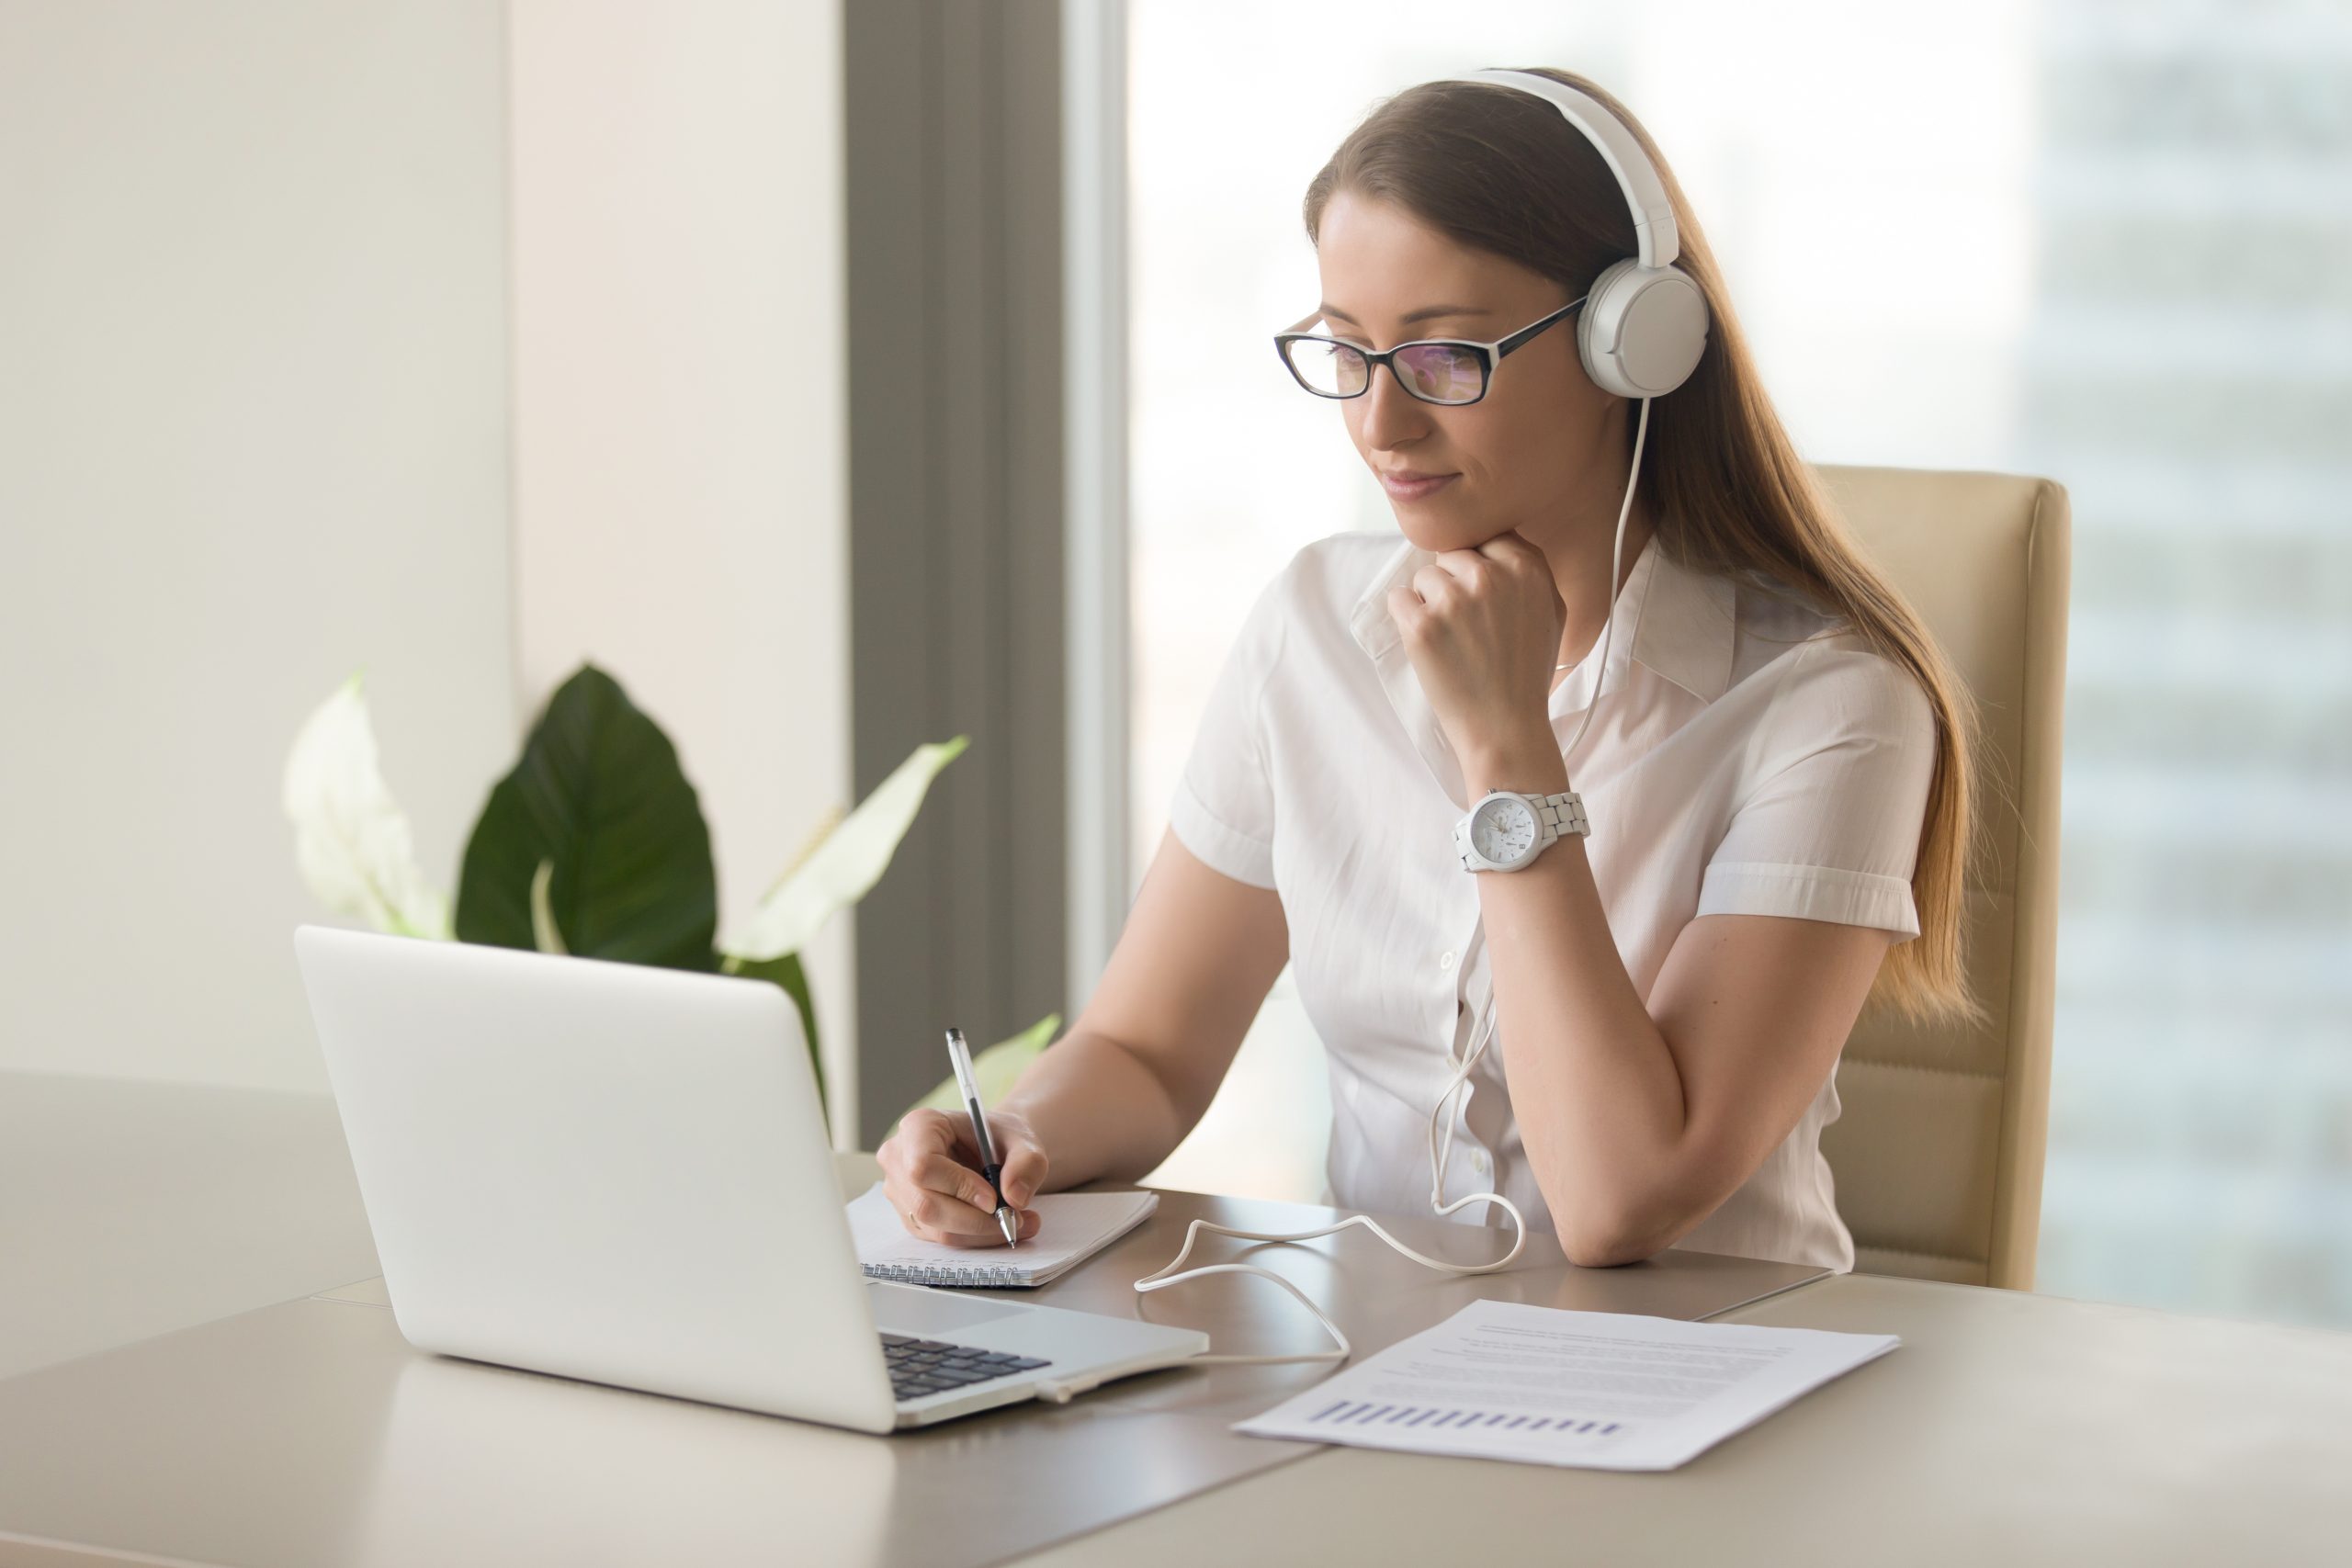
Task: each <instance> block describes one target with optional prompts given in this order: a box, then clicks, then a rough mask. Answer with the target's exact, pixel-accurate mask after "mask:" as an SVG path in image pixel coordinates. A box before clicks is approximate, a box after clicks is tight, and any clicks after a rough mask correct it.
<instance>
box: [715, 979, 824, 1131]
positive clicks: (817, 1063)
mask: <svg viewBox="0 0 2352 1568" xmlns="http://www.w3.org/2000/svg"><path fill="white" fill-rule="evenodd" d="M719 967H720V968H722V969H724V970H725V971H726V972H727V973H728V974H729V975H742V976H749V977H750V978H752V979H754V980H773V981H775V983H776V984H777V985H779V986H782V987H784V989H785V992H786V995H788V996H789V997H791V998H792V1005H793V1006H794V1007H796V1008H798V1009H799V1010H800V1032H801V1034H802V1036H803V1037H804V1038H806V1039H807V1040H808V1042H809V1071H810V1072H812V1073H814V1074H816V1075H817V1103H818V1104H819V1105H822V1104H824V1103H825V1058H824V1055H823V1053H821V1052H820V1051H819V1050H818V1049H817V1009H816V1005H815V1004H814V1003H813V1002H811V1001H810V1000H809V976H808V975H807V974H806V973H805V972H804V971H803V970H802V969H801V967H800V955H799V954H798V953H786V954H785V955H784V956H783V957H781V958H764V959H747V958H731V957H730V958H729V959H728V960H727V962H726V963H724V964H721V965H719Z"/></svg>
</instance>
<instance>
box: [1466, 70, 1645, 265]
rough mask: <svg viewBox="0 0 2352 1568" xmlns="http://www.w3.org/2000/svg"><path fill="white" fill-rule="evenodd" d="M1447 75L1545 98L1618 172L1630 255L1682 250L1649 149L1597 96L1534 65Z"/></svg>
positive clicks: (1640, 256)
mask: <svg viewBox="0 0 2352 1568" xmlns="http://www.w3.org/2000/svg"><path fill="white" fill-rule="evenodd" d="M1445 79H1446V80H1447V81H1449V82H1476V83H1481V84H1484V85H1487V86H1490V87H1510V88H1514V89H1516V90H1517V91H1519V92H1522V93H1532V94H1534V95H1535V96H1537V97H1539V98H1543V99H1545V100H1547V101H1549V102H1550V103H1551V105H1552V107H1555V108H1556V109H1558V110H1559V111H1560V113H1561V115H1562V116H1563V117H1564V118H1566V120H1567V122H1568V123H1569V124H1570V125H1573V126H1575V127H1576V128H1577V130H1580V131H1582V132H1584V135H1585V140H1586V141H1590V142H1591V143H1592V144H1593V146H1595V147H1597V148H1599V149H1600V156H1601V158H1602V160H1603V161H1605V162H1606V163H1607V164H1608V165H1609V172H1610V173H1611V174H1612V175H1616V176H1617V188H1618V189H1620V190H1622V191H1623V192H1624V193H1625V205H1626V206H1627V207H1628V208H1629V209H1632V211H1633V214H1634V258H1635V259H1636V260H1638V261H1639V262H1640V263H1641V264H1642V265H1643V266H1645V267H1661V266H1672V265H1674V260H1675V258H1676V257H1677V256H1679V255H1680V254H1682V244H1681V241H1680V239H1679V236H1678V235H1677V233H1676V231H1675V227H1674V204H1673V203H1672V202H1670V201H1668V200H1667V198H1666V186H1664V185H1663V184H1661V183H1660V182H1659V180H1658V177H1657V167H1656V166H1655V165H1654V164H1651V163H1650V159H1649V154H1648V153H1646V152H1643V151H1642V144H1641V143H1640V142H1639V141H1635V140H1634V133H1633V132H1632V131H1631V130H1627V129H1626V128H1625V122H1624V121H1623V120H1621V119H1619V118H1617V117H1616V116H1615V115H1613V114H1611V113H1610V112H1609V110H1608V108H1607V107H1606V106H1604V105H1603V104H1602V103H1601V102H1600V99H1598V98H1596V97H1594V96H1592V95H1590V94H1589V93H1581V92H1578V91H1577V89H1576V88H1574V87H1570V86H1566V85H1563V84H1561V83H1558V82H1555V81H1553V80H1552V78H1550V77H1549V76H1539V75H1537V74H1536V73H1534V72H1532V71H1504V70H1488V71H1474V72H1472V73H1470V74H1468V75H1466V76H1449V77H1447V78H1445Z"/></svg>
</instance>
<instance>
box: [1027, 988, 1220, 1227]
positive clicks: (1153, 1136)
mask: <svg viewBox="0 0 2352 1568" xmlns="http://www.w3.org/2000/svg"><path fill="white" fill-rule="evenodd" d="M1004 1103H1005V1107H1006V1109H1008V1110H1011V1111H1018V1112H1019V1113H1020V1114H1021V1115H1023V1116H1024V1117H1026V1118H1027V1119H1028V1122H1029V1126H1030V1130H1031V1131H1032V1132H1034V1133H1035V1134H1036V1135H1037V1145H1038V1147H1040V1148H1041V1149H1043V1150H1044V1151H1045V1153H1046V1159H1047V1161H1048V1162H1049V1163H1048V1165H1047V1168H1046V1190H1049V1191H1051V1190H1058V1189H1061V1188H1065V1187H1076V1186H1078V1185H1080V1183H1082V1182H1088V1181H1093V1180H1097V1179H1106V1178H1107V1179H1111V1180H1114V1181H1139V1180H1141V1179H1143V1178H1144V1177H1146V1176H1148V1175H1149V1174H1150V1173H1151V1172H1152V1170H1154V1169H1155V1168H1158V1166H1159V1162H1160V1161H1162V1160H1164V1159H1166V1158H1167V1157H1168V1156H1169V1155H1170V1153H1171V1152H1173V1151H1174V1149H1175V1147H1176V1145H1178V1144H1179V1143H1182V1141H1183V1137H1184V1134H1186V1133H1188V1132H1190V1131H1192V1128H1193V1122H1196V1121H1198V1120H1199V1115H1198V1113H1197V1112H1195V1113H1194V1114H1193V1115H1191V1116H1187V1115H1185V1114H1184V1113H1183V1111H1182V1110H1181V1109H1180V1108H1179V1107H1178V1106H1177V1104H1176V1102H1175V1100H1174V1098H1173V1097H1172V1096H1171V1095H1170V1093H1169V1090H1168V1086H1167V1085H1166V1084H1164V1083H1162V1082H1161V1081H1160V1079H1159V1075H1158V1074H1157V1073H1155V1072H1153V1071H1152V1070H1151V1068H1150V1067H1149V1066H1147V1065H1146V1064H1145V1062H1144V1061H1143V1059H1142V1058H1141V1057H1139V1056H1137V1055H1135V1053H1133V1052H1131V1051H1129V1050H1128V1049H1127V1048H1126V1047H1125V1046H1124V1045H1121V1044H1120V1043H1118V1042H1117V1041H1115V1040H1114V1039H1112V1038H1111V1037H1110V1036H1109V1035H1106V1034H1103V1033H1102V1032H1099V1031H1095V1030H1091V1029H1089V1028H1087V1027H1086V1026H1085V1025H1084V1024H1083V1023H1081V1024H1080V1025H1079V1026H1077V1027H1075V1028H1073V1029H1072V1030H1071V1031H1070V1032H1069V1033H1068V1034H1066V1035H1064V1036H1062V1038H1061V1039H1059V1040H1057V1041H1056V1042H1055V1043H1053V1044H1052V1045H1051V1046H1049V1047H1047V1048H1046V1051H1045V1052H1044V1053H1043V1054H1041V1055H1039V1056H1038V1058H1037V1059H1036V1060H1035V1062H1033V1063H1031V1064H1030V1065H1029V1067H1028V1070H1027V1071H1025V1072H1023V1074H1022V1075H1021V1081H1020V1082H1019V1083H1017V1084H1015V1085H1014V1086H1013V1089H1012V1093H1010V1094H1008V1095H1007V1096H1005V1100H1004Z"/></svg>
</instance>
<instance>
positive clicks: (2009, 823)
mask: <svg viewBox="0 0 2352 1568" xmlns="http://www.w3.org/2000/svg"><path fill="white" fill-rule="evenodd" d="M1816 471H1817V472H1818V473H1819V475H1820V477H1821V479H1822V481H1823V483H1824V484H1825V485H1826V487H1827V488H1828V490H1829V492H1830V494H1831V496H1832V497H1833V498H1834V499H1835V501H1836V502H1837V503H1838V509H1839V511H1840V512H1841V513H1842V514H1843V516H1844V518H1845V521H1846V524H1847V526H1848V527H1849V530H1850V531H1851V532H1852V534H1853V535H1854V536H1855V538H1856V540H1857V542H1858V543H1859V544H1860V546H1861V547H1862V550H1863V552H1864V554H1865V555H1866V556H1868V557H1869V558H1870V559H1871V562H1872V563H1873V564H1874V565H1876V566H1877V567H1878V568H1879V569H1880V570H1882V571H1883V572H1885V573H1886V575H1887V576H1888V577H1889V578H1890V579H1892V580H1893V581H1894V585H1895V586H1896V587H1897V588H1898V589H1900V590H1901V591H1902V592H1903V594H1904V596H1905V598H1907V599H1908V600H1909V601H1910V603H1911V605H1912V607H1913V608H1914V609H1916V610H1917V612H1918V613H1919V615H1920V616H1921V618H1922V619H1924V620H1925V621H1926V623H1927V625H1928V630H1929V631H1930V632H1932V633H1933V634H1934V636H1935V637H1936V640H1937V641H1938V643H1939V644H1940V645H1941V646H1942V648H1943V650H1944V652H1945V654H1946V656H1947V657H1948V658H1950V660H1951V662H1952V664H1953V666H1954V667H1955V668H1956V670H1957V671H1958V672H1959V674H1960V677H1961V679H1962V681H1963V682H1965V684H1966V685H1967V688H1968V690H1969V692H1970V693H1971V694H1973V696H1974V698H1975V700H1976V705H1977V711H1978V713H1979V715H1980V716H1981V717H1982V720H1983V739H1982V744H1981V749H1980V751H1979V753H1978V756H1977V765H1976V770H1975V772H1976V779H1977V785H1978V787H1977V791H1976V800H1977V825H1976V833H1977V836H1978V839H1979V841H1980V842H1979V850H1978V852H1979V853H1981V854H1982V855H1983V856H1984V860H1983V864H1984V866H1985V872H1984V874H1983V875H1982V876H1981V877H1972V878H1971V881H1970V884H1969V886H1968V890H1967V897H1966V905H1965V913H1966V920H1967V925H1966V931H1965V941H1966V943H1967V955H1968V956H1967V965H1968V973H1969V980H1970V984H1971V986H1972V987H1973V990H1974V993H1975V995H1976V998H1977V999H1978V1000H1979V1001H1981V1002H1982V1003H1984V1005H1985V1010H1987V1012H1988V1013H1989V1014H1990V1015H1991V1021H1990V1023H1989V1024H1986V1025H1983V1026H1974V1025H1953V1024H1942V1025H1937V1026H1934V1027H1929V1028H1919V1027H1917V1026H1915V1025H1911V1024H1907V1023H1905V1022H1904V1021H1901V1020H1900V1019H1898V1018H1895V1017H1894V1016H1892V1015H1891V1014H1887V1013H1883V1012H1882V1011H1880V1010H1871V1012H1868V1013H1866V1014H1865V1015H1864V1016H1863V1018H1862V1020H1861V1021H1860V1023H1858V1024H1857V1025H1856V1026H1855V1029H1854V1032H1853V1034H1852V1035H1851V1036H1850V1037H1849V1039H1848V1041H1847V1043H1846V1053H1845V1056H1844V1058H1843V1060H1842V1061H1841V1062H1840V1063H1839V1065H1838V1099H1839V1100H1840V1101H1841V1103H1842V1105H1843V1108H1844V1109H1843V1111H1842V1113H1841V1115H1840V1116H1839V1118H1838V1121H1837V1122H1833V1123H1831V1124H1830V1126H1829V1127H1828V1128H1827V1129H1826V1130H1825V1131H1824V1133H1823V1134H1822V1139H1821V1147H1822V1153H1823V1155H1824V1156H1826V1158H1827V1159H1828V1161H1829V1166H1830V1169H1831V1171H1832V1172H1833V1173H1834V1174H1835V1176H1836V1178H1837V1183H1838V1213H1840V1214H1841V1215H1843V1216H1844V1218H1845V1221H1846V1224H1847V1226H1848V1228H1849V1229H1850V1230H1851V1231H1852V1232H1853V1235H1854V1247H1855V1267H1856V1268H1857V1269H1860V1270H1862V1271H1864V1272H1868V1273H1877V1274H1905V1275H1910V1276H1913V1277H1915V1278H1920V1279H1929V1280H1956V1281H1960V1282H1962V1283H1966V1284H1973V1285H1998V1286H2006V1287H2008V1288H2011V1289H2015V1290H2030V1289H2031V1288H2032V1285H2033V1258H2034V1244H2035V1242H2036V1240H2037V1239H2038V1237H2039V1235H2040V1232H2041V1168H2042V1155H2043V1148H2044V1145H2045V1142H2046V1136H2047V1133H2048V1130H2049V1104H2050V1031H2051V1009H2052V998H2053V993H2054V991H2055V969H2056V964H2057V945H2058V943H2057V934H2058V933H2057V926H2058V757H2059V741H2060V728H2059V727H2060V716H2061V710H2062V700H2063V694H2064V679H2065V668H2066V586H2067V573H2068V547H2069V526H2068V521H2069V514H2068V509H2067V501H2066V491H2065V490H2064V487H2062V486H2060V485H2057V484H2055V483H2052V481H2050V480H2048V479H2030V478H2022V477H2018V476H2015V475H2009V474H1994V473H1946V472H1933V471H1928V470H1920V469H1906V468H1837V467H1823V468H1819V469H1817V470H1816Z"/></svg>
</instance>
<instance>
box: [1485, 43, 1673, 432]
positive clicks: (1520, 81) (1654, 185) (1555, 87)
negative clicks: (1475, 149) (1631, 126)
mask: <svg viewBox="0 0 2352 1568" xmlns="http://www.w3.org/2000/svg"><path fill="white" fill-rule="evenodd" d="M1444 80H1446V81H1449V82H1477V83H1483V84H1485V85H1488V86H1494V87H1511V88H1515V89H1517V90H1518V91H1520V92H1522V93H1532V94H1533V95H1534V96H1537V97H1539V98H1542V99H1544V101H1545V102H1546V103H1549V104H1550V105H1551V106H1552V107H1555V108H1556V109H1558V110H1559V111H1560V114H1561V116H1562V118H1565V119H1566V121H1567V122H1568V123H1569V124H1570V125H1573V126H1575V127H1576V128H1577V130H1580V131H1582V132H1583V133H1584V136H1585V139H1586V140H1587V141H1590V142H1591V143H1592V144H1593V145H1594V146H1595V147H1597V148H1599V149H1600V156H1601V157H1602V158H1603V159H1604V160H1605V161H1606V162H1607V163H1608V164H1609V172H1610V173H1611V174H1612V175H1616V176H1617V186H1618V188H1619V189H1621V190H1623V192H1624V193H1625V204H1626V205H1627V206H1628V207H1630V208H1632V209H1633V210H1634V247H1635V254H1633V255H1631V256H1628V257H1626V258H1625V259H1624V260H1623V261H1621V262H1615V263H1612V264H1611V265H1609V266H1608V267H1606V268H1605V269H1603V270H1602V272H1601V274H1600V276H1598V277H1596V278H1594V279H1593V280H1592V287H1591V288H1590V290H1589V292H1590V295H1591V298H1589V299H1587V300H1586V301H1585V307H1584V310H1583V311H1582V312H1581V313H1580V314H1579V315H1578V316H1577V353H1578V354H1580V355H1583V357H1584V368H1585V374H1586V375H1588V376H1589V377H1591V378H1592V382H1593V385H1594V386H1596V387H1599V388H1600V389H1601V390H1602V391H1604V392H1613V393H1615V394H1616V395H1617V396H1619V397H1621V398H1661V397H1664V396H1665V395H1666V394H1667V393H1668V392H1670V391H1672V390H1674V389H1675V388H1677V387H1679V386H1680V385H1682V383H1683V382H1684V381H1686V380H1688V379H1690V378H1691V371H1692V370H1694V369H1696V368H1698V365H1699V356H1700V355H1702V354H1703V353H1704V352H1706V347H1707V297H1706V296H1705V295H1704V294H1702V293H1701V292H1700V291H1699V286H1698V284H1697V283H1695V282H1693V281H1692V280H1691V275H1690V274H1689V273H1687V272H1684V271H1683V270H1682V269H1681V268H1680V267H1679V266H1677V265H1674V262H1675V258H1676V257H1677V256H1679V255H1680V254H1682V245H1681V241H1680V239H1679V236H1678V235H1677V233H1676V231H1675V227H1674V204H1673V203H1672V202H1669V201H1668V200H1667V198H1666V186H1665V185H1664V184H1663V183H1661V182H1660V181H1659V179H1658V177H1657V167H1656V165H1654V164H1651V162H1650V160H1649V154H1648V153H1646V152H1643V151H1642V144H1641V142H1640V141H1636V140H1635V139H1634V133H1633V132H1632V131H1631V130H1627V129H1626V126H1625V122H1624V121H1623V120H1621V119H1619V118H1617V117H1616V116H1615V115H1613V114H1611V113H1610V112H1609V110H1608V109H1607V108H1606V107H1603V105H1602V104H1601V102H1600V99H1598V98H1596V97H1594V96H1591V95H1590V94H1589V93H1580V92H1578V91H1577V89H1576V88H1574V87H1569V86H1564V85H1561V84H1560V83H1558V82H1555V81H1553V80H1552V79H1551V78H1550V77H1549V76H1540V75H1538V74H1536V73H1534V72H1532V71H1500V70H1492V71H1474V72H1472V73H1470V74H1468V75H1466V76H1449V77H1446V78H1444Z"/></svg>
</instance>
